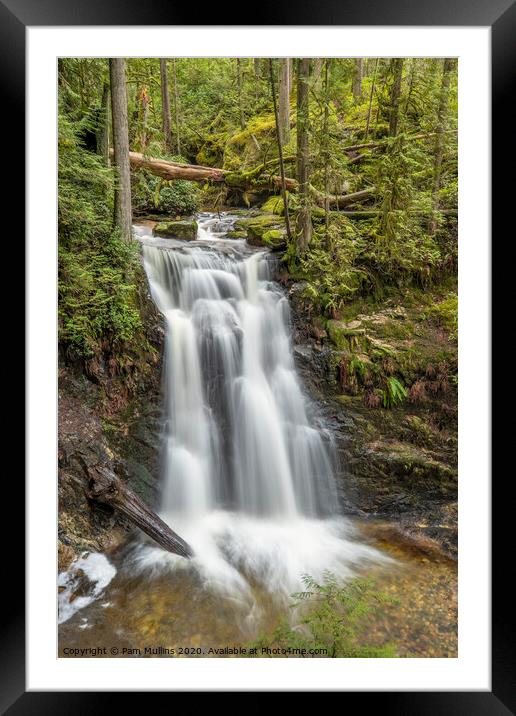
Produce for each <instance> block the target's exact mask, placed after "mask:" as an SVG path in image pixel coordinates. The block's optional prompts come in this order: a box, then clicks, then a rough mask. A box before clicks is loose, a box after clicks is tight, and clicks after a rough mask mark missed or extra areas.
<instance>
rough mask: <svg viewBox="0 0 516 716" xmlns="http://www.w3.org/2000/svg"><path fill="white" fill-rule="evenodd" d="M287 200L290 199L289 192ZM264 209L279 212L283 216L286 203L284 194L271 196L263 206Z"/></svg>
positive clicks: (268, 211) (273, 212) (272, 212)
mask: <svg viewBox="0 0 516 716" xmlns="http://www.w3.org/2000/svg"><path fill="white" fill-rule="evenodd" d="M287 201H288V192H287ZM262 211H265V212H267V213H268V214H277V215H278V216H283V214H284V213H285V205H284V202H283V197H282V196H271V197H270V198H269V199H267V201H266V202H265V204H263V206H262Z"/></svg>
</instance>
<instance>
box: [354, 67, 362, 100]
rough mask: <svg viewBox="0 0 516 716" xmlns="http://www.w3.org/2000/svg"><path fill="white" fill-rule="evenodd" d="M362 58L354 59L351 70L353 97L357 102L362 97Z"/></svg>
mask: <svg viewBox="0 0 516 716" xmlns="http://www.w3.org/2000/svg"><path fill="white" fill-rule="evenodd" d="M362 62H363V61H362V58H361V57H357V58H356V59H355V67H354V70H353V99H354V100H355V102H359V101H360V100H361V99H362Z"/></svg>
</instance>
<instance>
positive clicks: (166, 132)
mask: <svg viewBox="0 0 516 716" xmlns="http://www.w3.org/2000/svg"><path fill="white" fill-rule="evenodd" d="M159 71H160V79H161V114H162V117H161V120H162V127H163V137H164V139H165V148H166V150H167V151H170V149H171V144H172V136H171V132H170V95H169V91H168V73H167V61H166V59H165V58H163V57H161V58H160V61H159Z"/></svg>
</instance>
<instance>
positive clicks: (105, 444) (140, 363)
mask: <svg viewBox="0 0 516 716" xmlns="http://www.w3.org/2000/svg"><path fill="white" fill-rule="evenodd" d="M140 282H141V285H140V287H139V294H140V313H141V316H142V321H143V323H144V326H145V337H146V341H147V343H148V347H147V348H146V349H145V351H142V352H140V353H138V352H135V353H134V355H132V356H131V357H130V358H127V359H125V361H124V364H123V366H120V365H115V362H114V361H115V359H114V358H106V356H95V357H94V359H92V360H90V361H88V362H86V364H85V365H68V364H66V363H65V362H64V361H61V364H60V366H59V441H58V497H59V520H58V539H59V542H58V547H59V569H60V570H62V569H64V568H66V567H67V566H68V564H70V562H71V561H72V560H73V559H74V557H75V556H77V555H78V554H80V553H81V552H82V551H84V550H90V551H110V550H113V549H116V548H117V547H118V546H120V545H121V544H123V543H124V542H125V541H126V540H127V539H128V537H129V536H130V534H131V532H132V530H133V528H132V526H131V525H130V523H129V522H128V521H127V520H126V519H125V518H124V517H123V516H121V515H120V514H119V513H118V512H114V511H113V510H110V509H109V508H103V507H102V506H101V505H99V504H96V503H93V502H92V501H91V500H89V499H88V496H87V490H88V472H89V471H90V470H93V469H95V468H96V467H102V466H106V467H109V469H112V470H114V471H115V472H116V474H117V475H118V476H119V477H120V478H121V479H122V480H124V481H125V482H127V484H128V486H129V487H130V488H131V489H132V490H134V492H135V493H136V494H137V495H139V496H140V497H141V498H142V499H143V500H144V501H145V502H146V503H147V504H148V505H150V506H151V507H155V506H156V504H157V501H158V497H159V462H160V445H161V439H160V438H161V432H162V428H163V420H162V415H161V402H162V401H161V355H162V344H163V339H164V327H163V323H162V318H161V315H160V314H159V312H158V311H157V309H156V308H155V306H154V303H153V302H152V299H151V297H150V294H149V292H148V288H147V284H146V280H145V276H144V274H143V273H142V275H141V277H140Z"/></svg>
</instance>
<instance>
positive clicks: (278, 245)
mask: <svg viewBox="0 0 516 716" xmlns="http://www.w3.org/2000/svg"><path fill="white" fill-rule="evenodd" d="M262 241H263V243H264V244H265V245H266V246H269V247H270V248H271V249H272V250H273V251H282V250H283V249H286V248H287V237H286V235H285V232H284V231H282V230H281V229H270V230H269V231H266V232H265V233H264V234H263V236H262Z"/></svg>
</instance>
